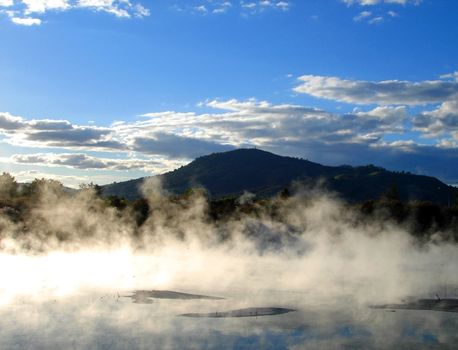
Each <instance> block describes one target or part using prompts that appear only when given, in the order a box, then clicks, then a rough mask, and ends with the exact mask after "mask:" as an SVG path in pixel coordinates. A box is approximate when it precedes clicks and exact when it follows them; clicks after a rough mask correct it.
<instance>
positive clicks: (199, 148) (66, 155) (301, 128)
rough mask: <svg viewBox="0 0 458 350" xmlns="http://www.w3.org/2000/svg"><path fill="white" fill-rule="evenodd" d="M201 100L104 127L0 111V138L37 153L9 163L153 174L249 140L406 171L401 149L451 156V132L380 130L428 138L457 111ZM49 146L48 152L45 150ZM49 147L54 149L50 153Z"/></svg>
mask: <svg viewBox="0 0 458 350" xmlns="http://www.w3.org/2000/svg"><path fill="white" fill-rule="evenodd" d="M201 106H202V107H205V108H209V107H210V108H211V109H213V110H211V109H210V112H206V113H196V112H187V113H183V112H174V111H166V112H151V113H146V114H144V115H143V116H142V118H141V119H139V120H137V121H133V122H117V123H114V124H113V125H111V126H110V127H104V128H102V127H99V126H97V125H90V126H84V125H73V124H72V123H70V122H68V121H65V120H53V119H40V120H33V119H32V120H29V119H26V118H23V117H18V116H13V115H11V114H8V113H0V133H1V134H2V135H3V142H9V143H11V144H14V145H15V146H17V147H19V148H17V149H21V148H20V147H21V146H33V147H34V148H35V149H36V150H37V152H40V153H33V154H25V155H24V154H22V155H15V156H13V157H11V158H9V159H10V162H11V163H14V164H19V165H21V166H29V167H30V166H35V165H36V166H38V165H45V166H46V165H48V166H53V167H65V168H72V169H75V170H79V171H88V170H92V171H95V170H98V171H100V172H103V171H105V172H110V171H111V172H112V171H143V172H147V173H158V172H162V171H166V170H170V169H173V168H175V167H176V166H178V165H182V164H183V163H185V162H186V161H188V160H191V159H193V158H195V157H197V156H200V155H205V154H208V153H212V152H220V151H226V150H230V149H233V148H236V147H251V146H256V147H259V148H262V149H266V150H269V151H272V152H276V153H279V154H285V155H292V156H300V157H304V158H309V159H311V160H315V161H319V162H323V163H329V164H342V163H352V162H355V159H354V155H355V154H358V160H357V161H358V163H360V164H364V163H377V164H380V165H382V166H383V165H386V164H388V165H390V164H391V166H393V167H394V165H396V164H397V167H398V168H400V169H404V170H412V169H411V168H409V169H405V168H404V167H403V164H404V163H403V162H405V160H406V158H405V157H407V153H408V154H409V155H410V156H412V154H413V155H414V157H416V158H415V159H418V160H419V162H420V160H421V162H420V163H421V164H423V165H424V164H425V162H427V159H443V160H444V162H445V160H447V161H448V162H450V159H454V160H457V161H458V149H457V148H456V140H455V141H453V137H454V136H453V135H455V134H453V132H452V133H451V134H450V133H449V134H447V135H445V136H444V137H442V138H440V139H437V140H436V144H435V145H433V146H428V147H426V146H423V145H421V144H419V143H418V142H408V143H406V142H401V141H405V140H404V138H402V137H401V138H400V139H398V140H392V138H390V142H387V141H385V139H384V137H385V136H387V135H397V134H401V135H402V134H404V133H406V132H408V131H412V130H416V131H419V132H420V133H422V134H424V136H428V134H429V133H431V132H432V130H433V129H431V128H432V126H433V125H434V122H433V121H432V120H434V119H437V120H440V121H441V123H442V130H444V129H445V127H449V128H451V126H452V125H458V124H454V123H456V122H457V120H456V119H453V118H452V117H450V113H455V111H456V110H457V109H458V108H457V107H458V106H456V105H453V106H452V105H451V104H445V103H444V105H443V106H440V107H438V108H437V109H438V110H437V111H432V112H428V111H426V112H424V113H423V114H425V115H426V116H427V117H428V118H429V119H427V118H426V119H425V120H426V121H425V120H424V121H423V124H421V119H420V116H412V115H409V113H408V108H407V107H405V106H378V107H375V108H372V109H369V110H357V111H354V112H353V113H346V114H336V113H329V112H326V111H324V110H320V109H316V108H310V107H305V106H300V105H292V104H271V103H269V102H267V101H257V100H255V99H249V100H245V101H239V100H235V99H232V100H209V101H205V102H203V103H202V104H201ZM430 114H431V115H430ZM450 130H455V131H458V129H452V128H451V129H450ZM457 135H458V133H457ZM430 143H431V142H430ZM49 147H52V148H53V152H54V153H51V154H50V153H48V150H49ZM425 147H426V148H425ZM55 149H58V150H60V152H57V153H56V151H55ZM101 150H102V151H104V152H105V153H104V157H95V156H93V155H90V154H88V152H89V153H93V152H98V151H101ZM106 151H110V153H106ZM106 154H111V155H112V156H110V157H107V156H106ZM393 162H394V163H393ZM396 162H397V163H396ZM395 163H396V164H395ZM393 164H394V165H393ZM409 164H411V163H409ZM435 164H437V161H436V163H435ZM443 164H445V163H443ZM436 168H437V169H433V168H432V169H430V170H428V171H429V172H430V173H431V174H435V173H434V171H435V172H436V173H438V172H439V171H443V173H441V174H442V175H443V178H454V179H458V169H449V168H450V167H448V168H447V167H444V168H442V169H439V168H438V167H437V166H436Z"/></svg>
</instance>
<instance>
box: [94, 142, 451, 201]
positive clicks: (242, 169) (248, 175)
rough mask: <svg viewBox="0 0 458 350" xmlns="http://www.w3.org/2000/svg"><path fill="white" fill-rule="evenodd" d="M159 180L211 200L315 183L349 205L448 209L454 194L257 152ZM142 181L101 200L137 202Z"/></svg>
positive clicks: (426, 182)
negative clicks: (390, 201) (393, 203)
mask: <svg viewBox="0 0 458 350" xmlns="http://www.w3.org/2000/svg"><path fill="white" fill-rule="evenodd" d="M159 176H160V177H161V179H162V183H163V186H164V188H165V189H166V190H168V191H169V192H171V193H176V194H180V193H183V192H185V191H186V190H188V189H190V188H196V187H204V188H205V189H206V190H207V192H208V193H209V195H210V196H211V197H212V198H214V199H217V198H222V197H225V196H235V195H240V194H241V193H243V192H244V191H248V192H251V193H254V194H256V195H258V196H260V197H269V196H272V195H275V194H277V193H279V192H280V191H282V190H284V189H285V188H290V187H291V185H292V183H293V182H304V183H307V184H313V183H317V182H318V181H319V182H320V183H322V185H323V186H324V187H325V188H327V189H329V190H331V191H335V192H337V193H338V194H339V195H340V196H341V197H342V198H343V199H345V200H347V201H349V202H359V201H365V200H369V199H377V198H380V197H381V196H384V195H391V196H399V197H400V198H401V199H402V200H404V201H409V200H424V201H431V202H434V203H438V204H443V205H448V204H449V203H450V202H453V201H454V200H455V196H456V188H454V187H452V186H448V185H446V184H444V183H442V182H441V181H439V180H438V179H436V178H433V177H429V176H421V175H414V174H410V173H404V172H392V171H388V170H386V169H383V168H380V167H376V166H373V165H368V166H361V167H351V166H338V167H333V166H324V165H321V164H318V163H313V162H310V161H308V160H304V159H298V158H292V157H283V156H279V155H275V154H273V153H269V152H266V151H262V150H258V149H238V150H234V151H229V152H224V153H214V154H210V155H207V156H203V157H199V158H197V159H195V160H194V161H192V162H191V163H189V164H188V165H186V166H182V167H181V168H179V169H176V170H174V171H171V172H168V173H165V174H163V175H159ZM142 181H143V178H141V179H135V180H130V181H125V182H119V183H113V184H110V185H106V186H104V187H103V194H104V195H105V196H110V195H116V196H120V197H125V198H127V199H135V198H138V197H140V196H141V195H140V191H139V186H140V185H141V183H142Z"/></svg>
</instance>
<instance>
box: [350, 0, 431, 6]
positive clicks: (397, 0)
mask: <svg viewBox="0 0 458 350" xmlns="http://www.w3.org/2000/svg"><path fill="white" fill-rule="evenodd" d="M342 2H343V3H345V4H347V5H349V6H351V5H360V6H374V5H379V4H396V5H407V4H413V5H419V4H420V3H421V2H422V0H342Z"/></svg>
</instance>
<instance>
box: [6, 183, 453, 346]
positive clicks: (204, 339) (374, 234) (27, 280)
mask: <svg viewBox="0 0 458 350" xmlns="http://www.w3.org/2000/svg"><path fill="white" fill-rule="evenodd" d="M143 192H144V195H145V197H146V198H147V200H148V204H149V208H150V212H149V215H148V218H147V219H146V221H145V222H144V223H143V224H142V225H141V226H138V225H136V224H135V222H136V221H135V220H136V218H135V216H134V214H133V213H132V212H129V211H123V212H120V211H117V210H116V209H115V208H111V207H107V206H104V205H103V203H102V201H101V199H100V198H98V197H97V196H96V195H95V193H93V192H92V191H91V190H85V191H81V192H79V193H78V194H76V195H73V196H69V195H67V194H63V193H61V192H59V191H57V190H56V189H55V188H53V187H52V186H51V185H50V186H47V187H44V188H42V190H41V191H40V194H39V196H38V197H37V198H36V205H35V206H34V207H33V208H32V209H31V210H30V212H29V213H28V217H27V220H26V222H25V223H22V222H17V221H16V222H15V221H14V220H12V219H11V216H8V215H6V214H4V213H3V214H2V215H1V216H0V229H1V252H0V266H2V268H1V270H0V316H1V321H0V329H1V331H0V348H6V349H9V348H18V349H19V348H20V349H24V348H56V349H57V348H76V349H79V348H110V349H111V348H119V349H125V348H158V349H162V348H217V347H229V348H302V347H303V348H306V347H307V348H309V347H312V348H313V347H316V348H326V347H327V348H336V347H346V346H348V347H349V348H355V347H356V348H357V347H361V348H367V347H369V348H386V347H392V348H397V347H398V345H399V344H401V343H402V344H404V345H406V344H407V345H406V346H407V347H408V346H411V347H412V348H419V347H425V348H427V347H428V346H429V347H430V346H432V345H438V346H441V347H445V348H446V347H447V346H449V347H450V348H451V347H452V345H453V344H454V342H456V340H457V339H456V336H455V331H454V330H455V329H456V325H457V316H455V315H456V314H453V313H441V312H431V311H410V312H409V311H397V312H395V313H392V312H387V311H385V310H373V309H371V308H369V306H370V305H373V304H377V303H393V302H397V301H400V300H402V299H403V298H406V297H409V296H413V297H434V296H435V294H439V295H441V296H445V295H447V296H453V294H454V293H455V294H456V292H455V287H454V286H456V285H458V276H457V274H456V268H457V266H458V255H457V248H456V246H455V245H454V244H451V243H448V242H446V241H441V240H440V239H439V238H438V237H440V235H439V232H438V235H437V236H434V235H433V236H432V237H433V238H432V239H431V242H422V243H420V242H418V241H417V240H416V239H414V238H413V237H412V236H411V235H410V234H409V233H408V232H407V231H406V230H405V229H404V228H402V227H399V226H396V225H395V224H394V223H391V222H386V221H382V220H376V219H374V220H371V221H370V222H368V221H364V220H360V217H359V216H358V214H357V213H356V212H353V211H352V210H350V209H349V208H348V206H345V205H344V204H343V203H341V202H340V201H339V200H338V199H337V198H335V197H334V196H333V195H332V194H329V193H324V192H322V191H319V190H317V189H303V190H298V191H297V194H296V195H295V196H293V197H291V198H287V199H284V198H283V199H282V198H277V199H275V200H273V201H272V203H271V204H269V205H268V206H258V204H257V203H256V202H252V198H251V197H250V196H245V197H244V201H247V203H246V204H247V205H250V206H252V208H253V206H254V209H255V210H254V211H252V212H251V213H250V214H246V213H244V212H243V211H239V212H237V213H235V214H233V215H232V216H231V217H229V218H227V219H224V220H211V219H209V217H208V215H207V212H208V203H207V200H206V199H205V197H204V196H203V195H202V193H199V192H195V193H193V194H190V196H189V197H188V198H187V199H186V201H180V200H172V199H171V197H170V196H169V195H167V194H166V193H164V192H163V190H162V189H161V187H160V184H159V183H157V181H156V180H150V181H148V182H147V183H145V184H144V188H143ZM256 206H258V207H256ZM253 212H254V213H255V214H253ZM272 213H273V214H272ZM136 290H171V291H179V292H185V293H192V294H202V295H209V296H214V297H221V298H224V299H218V300H216V299H215V300H213V299H209V300H173V299H160V300H159V299H153V300H152V303H150V304H135V303H133V302H132V299H131V298H129V296H131V295H132V293H133V292H134V291H136ZM253 307H279V308H290V309H294V310H296V311H295V312H291V313H288V314H283V315H276V316H265V317H254V318H246V319H224V320H222V319H221V320H216V321H215V320H212V319H206V318H199V319H189V318H185V317H181V316H179V315H181V314H186V313H214V312H226V311H230V310H237V309H243V308H253Z"/></svg>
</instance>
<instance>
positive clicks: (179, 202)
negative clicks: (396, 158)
mask: <svg viewBox="0 0 458 350" xmlns="http://www.w3.org/2000/svg"><path fill="white" fill-rule="evenodd" d="M79 193H80V194H81V193H88V194H89V197H87V198H90V199H91V206H92V209H91V211H94V212H97V211H99V212H103V211H110V213H112V214H113V215H114V217H116V216H117V217H124V216H125V217H128V218H130V220H131V222H132V225H134V226H135V227H137V229H139V228H141V227H142V226H143V225H144V224H145V222H147V221H148V220H151V218H152V219H153V220H154V212H155V211H157V210H159V209H161V208H159V207H157V208H156V207H151V202H149V201H148V200H147V199H145V198H139V199H134V200H130V199H126V198H123V197H119V196H116V195H111V196H108V197H103V196H102V195H101V191H100V189H99V188H98V187H97V186H96V185H93V184H88V185H82V186H81V189H80V191H79ZM80 194H79V195H80ZM76 195H77V194H75V193H68V192H66V191H65V188H64V187H63V186H62V184H61V183H59V182H58V181H55V180H46V179H36V180H34V181H33V182H32V183H30V184H22V185H21V184H18V183H17V182H16V181H15V179H14V178H13V177H12V176H11V175H9V174H7V173H3V174H2V175H1V176H0V237H1V236H2V230H5V229H6V228H5V226H4V225H5V224H4V220H3V221H2V217H3V218H8V219H9V220H10V221H11V222H14V223H19V224H22V226H19V227H22V229H21V230H23V232H27V230H28V228H29V227H33V225H37V221H36V218H35V219H34V220H35V221H33V222H32V221H30V220H31V219H30V213H31V212H32V211H33V210H34V209H36V208H38V207H40V208H43V206H46V205H47V204H46V203H48V202H46V201H49V203H50V202H53V203H54V202H55V201H62V202H63V203H64V202H65V200H67V199H69V198H71V197H72V196H76ZM196 197H198V198H203V200H204V201H205V205H204V206H203V207H204V208H205V216H206V220H207V221H208V222H209V223H213V224H215V225H218V224H221V223H224V222H228V221H229V220H233V221H237V220H240V219H242V218H247V217H252V218H260V217H262V218H270V219H272V220H277V221H281V220H283V219H282V218H283V217H284V215H283V214H284V212H282V211H285V210H288V205H290V204H289V203H290V201H291V199H292V198H294V197H293V194H292V192H291V189H289V188H287V187H285V188H283V189H282V190H280V191H279V195H278V196H274V197H271V198H263V197H259V196H258V197H255V196H253V195H247V194H245V195H242V196H226V197H224V198H219V199H212V198H211V197H210V195H209V194H208V192H205V191H203V190H202V189H200V188H197V189H192V188H191V189H188V190H187V191H185V192H184V193H183V194H181V195H170V196H169V197H168V198H167V203H166V204H164V203H159V204H158V205H159V206H162V207H165V209H164V208H162V209H161V210H164V211H166V212H167V211H169V213H170V215H174V214H173V213H174V211H172V210H168V209H167V206H168V207H169V208H172V207H173V208H174V210H176V209H177V208H178V211H179V210H181V209H183V210H186V208H188V209H189V207H190V206H193V205H195V198H196ZM81 198H83V199H84V198H86V197H84V196H83V197H81ZM300 198H301V199H300V200H301V201H304V202H307V201H313V196H311V197H310V198H308V197H307V196H306V195H304V193H303V194H302V197H300ZM457 198H458V197H455V198H453V201H452V202H451V203H450V205H441V204H437V203H433V202H430V201H418V200H414V201H403V200H402V199H401V196H400V194H399V190H398V187H397V185H396V184H393V185H392V186H391V187H390V188H389V189H388V190H387V191H386V192H385V193H384V194H382V195H381V196H380V197H379V198H377V199H374V200H367V201H363V202H359V203H346V204H343V205H344V206H345V207H346V209H348V212H352V213H354V214H355V215H354V220H355V221H357V222H359V223H364V222H366V223H367V224H372V223H382V224H395V225H397V226H400V227H402V228H403V229H405V230H407V231H408V232H410V234H411V235H412V236H414V237H416V238H418V239H419V240H420V241H430V240H431V239H440V240H448V241H452V242H457V241H458V199H457ZM180 208H181V209H180ZM40 210H42V209H40ZM175 212H176V211H175ZM172 219H173V217H170V218H169V219H167V220H169V221H173V220H172ZM64 220H65V218H64ZM79 220H82V222H81V223H80V224H78V227H81V232H82V233H81V234H82V235H85V234H87V232H90V230H91V229H92V228H91V226H90V224H88V223H85V222H84V221H85V218H81V219H79ZM2 225H3V226H2ZM85 232H86V233H85ZM58 237H59V239H66V237H67V236H66V235H65V233H60V234H59V235H58Z"/></svg>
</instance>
